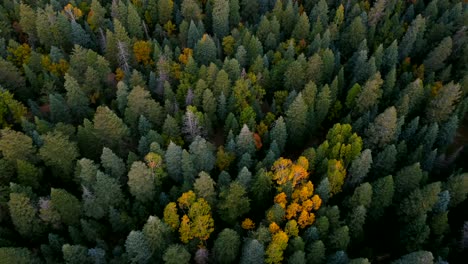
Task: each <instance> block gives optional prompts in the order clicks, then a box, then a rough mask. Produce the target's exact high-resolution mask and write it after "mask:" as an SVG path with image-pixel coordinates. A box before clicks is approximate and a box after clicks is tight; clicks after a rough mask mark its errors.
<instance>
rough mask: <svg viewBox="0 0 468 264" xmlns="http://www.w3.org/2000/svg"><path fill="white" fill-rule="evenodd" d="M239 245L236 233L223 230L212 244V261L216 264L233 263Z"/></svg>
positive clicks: (230, 230)
mask: <svg viewBox="0 0 468 264" xmlns="http://www.w3.org/2000/svg"><path fill="white" fill-rule="evenodd" d="M240 244H241V240H240V237H239V235H238V234H237V232H236V231H234V230H232V229H228V228H226V229H224V230H223V231H221V233H219V235H218V238H216V240H215V242H214V247H213V255H214V259H215V260H216V262H217V263H233V262H235V260H236V258H237V255H238V251H239V248H240Z"/></svg>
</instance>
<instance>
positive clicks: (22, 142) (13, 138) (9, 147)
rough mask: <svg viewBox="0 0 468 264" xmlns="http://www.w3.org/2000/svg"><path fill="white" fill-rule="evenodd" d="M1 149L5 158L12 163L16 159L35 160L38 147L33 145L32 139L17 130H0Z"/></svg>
mask: <svg viewBox="0 0 468 264" xmlns="http://www.w3.org/2000/svg"><path fill="white" fill-rule="evenodd" d="M0 151H1V153H2V156H3V157H2V158H3V160H6V161H9V162H11V163H13V162H16V160H25V161H31V162H32V161H34V155H35V153H36V148H35V147H34V146H33V141H32V139H31V138H30V137H29V136H27V135H25V134H23V133H21V132H18V131H15V130H11V129H2V130H0Z"/></svg>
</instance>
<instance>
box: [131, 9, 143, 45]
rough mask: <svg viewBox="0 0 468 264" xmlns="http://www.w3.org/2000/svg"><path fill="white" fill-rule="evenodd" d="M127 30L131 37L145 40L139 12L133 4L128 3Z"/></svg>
mask: <svg viewBox="0 0 468 264" xmlns="http://www.w3.org/2000/svg"><path fill="white" fill-rule="evenodd" d="M127 8H128V16H127V25H128V26H127V29H128V33H129V35H130V37H133V38H137V39H141V38H143V30H142V21H141V18H140V15H139V14H138V11H137V10H136V8H135V6H134V5H133V4H132V3H128V6H127Z"/></svg>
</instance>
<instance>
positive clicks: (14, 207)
mask: <svg viewBox="0 0 468 264" xmlns="http://www.w3.org/2000/svg"><path fill="white" fill-rule="evenodd" d="M8 209H9V212H10V217H11V221H12V222H13V225H14V226H15V228H16V230H17V231H18V233H19V234H20V235H21V236H24V237H33V236H36V235H39V234H40V232H41V228H42V226H41V222H40V220H39V219H38V218H37V216H36V214H37V210H36V208H35V207H34V206H33V204H32V201H31V200H30V198H29V197H28V196H27V195H26V194H24V193H14V192H13V193H10V200H9V201H8Z"/></svg>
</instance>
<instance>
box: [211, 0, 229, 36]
mask: <svg viewBox="0 0 468 264" xmlns="http://www.w3.org/2000/svg"><path fill="white" fill-rule="evenodd" d="M229 20H230V19H229V1H226V0H215V1H214V4H213V32H214V34H215V35H216V37H218V39H222V38H224V37H225V36H226V35H228V33H229Z"/></svg>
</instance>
